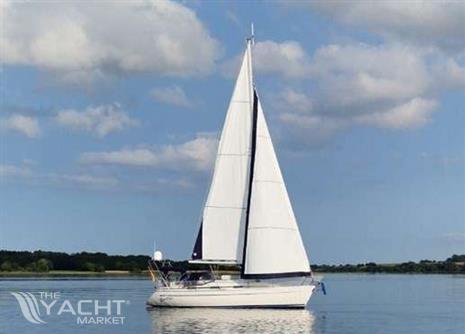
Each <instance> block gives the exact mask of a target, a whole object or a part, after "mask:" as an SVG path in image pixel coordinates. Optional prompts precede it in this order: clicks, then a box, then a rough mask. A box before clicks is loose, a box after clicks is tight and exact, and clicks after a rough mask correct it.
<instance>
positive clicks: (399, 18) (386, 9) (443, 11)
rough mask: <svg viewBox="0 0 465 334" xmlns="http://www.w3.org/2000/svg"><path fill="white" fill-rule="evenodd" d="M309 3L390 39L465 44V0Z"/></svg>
mask: <svg viewBox="0 0 465 334" xmlns="http://www.w3.org/2000/svg"><path fill="white" fill-rule="evenodd" d="M294 4H299V5H302V4H304V5H307V6H308V7H309V8H311V9H314V10H317V11H319V12H321V13H323V14H325V15H327V16H330V17H332V18H335V19H336V20H338V21H340V22H342V23H344V24H348V25H352V26H357V27H364V28H368V29H369V30H371V31H372V32H374V33H377V34H380V35H382V36H384V37H385V38H386V39H389V40H396V41H403V42H404V43H406V42H409V43H413V44H416V45H424V46H436V47H439V48H442V49H444V50H463V48H464V47H465V39H464V38H463V35H464V22H465V3H464V2H463V1H422V0H409V1H386V0H385V1H369V2H367V1H356V0H353V1H308V2H297V3H294Z"/></svg>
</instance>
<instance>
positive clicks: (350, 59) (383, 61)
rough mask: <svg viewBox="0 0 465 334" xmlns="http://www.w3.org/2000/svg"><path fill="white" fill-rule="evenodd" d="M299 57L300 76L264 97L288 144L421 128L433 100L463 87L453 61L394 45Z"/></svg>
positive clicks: (464, 75) (329, 48)
mask: <svg viewBox="0 0 465 334" xmlns="http://www.w3.org/2000/svg"><path fill="white" fill-rule="evenodd" d="M257 58H258V57H257ZM302 58H303V59H307V60H306V61H305V66H304V67H303V68H304V70H303V71H302V72H301V73H303V76H302V77H299V78H298V79H299V80H297V81H293V82H292V81H291V82H290V86H289V87H287V88H285V89H283V91H282V92H281V93H275V94H267V95H266V96H272V97H271V98H270V100H271V101H269V102H271V103H270V106H271V107H272V108H273V109H274V110H275V111H276V112H277V113H278V119H279V120H280V121H281V122H280V123H281V125H282V126H283V127H284V129H285V131H286V133H288V137H294V139H296V140H294V141H293V145H294V144H295V145H299V144H302V143H304V144H313V143H317V144H319V143H320V142H321V141H322V140H326V139H328V138H330V137H331V136H332V135H334V134H335V133H337V132H339V131H341V130H344V129H346V128H349V127H351V126H360V125H361V126H374V127H382V128H388V129H394V130H397V129H411V128H418V127H421V126H424V125H426V124H428V123H429V122H430V121H431V116H432V113H433V112H434V111H435V110H436V108H437V106H438V102H437V100H438V96H439V95H440V94H441V93H442V92H444V91H450V90H454V89H457V88H459V89H460V88H462V87H463V86H464V85H465V67H464V66H461V65H460V63H459V62H458V61H456V60H455V59H454V58H453V57H449V56H446V55H444V54H443V53H441V52H437V51H431V50H429V51H428V50H421V49H418V48H414V47H411V46H405V45H401V44H398V43H393V44H383V45H377V46H374V45H367V44H363V43H359V44H347V45H338V44H333V45H326V46H322V47H320V48H318V49H317V50H315V52H314V54H313V55H311V56H310V55H305V56H304V57H302ZM256 61H257V62H260V59H256ZM282 65H283V66H284V65H285V61H284V60H283V64H282ZM280 74H281V75H283V76H286V77H288V75H287V74H286V73H283V72H282V71H281V72H280ZM290 87H293V88H290Z"/></svg>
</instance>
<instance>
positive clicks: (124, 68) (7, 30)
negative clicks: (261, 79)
mask: <svg viewBox="0 0 465 334" xmlns="http://www.w3.org/2000/svg"><path fill="white" fill-rule="evenodd" d="M0 15H1V17H0V18H1V21H2V31H1V34H0V49H1V50H2V52H1V55H0V58H1V59H0V60H1V61H2V62H3V63H5V64H17V65H32V66H37V67H39V68H41V69H44V70H48V71H53V72H54V73H55V74H57V75H59V76H61V78H62V79H63V80H64V81H67V82H71V83H81V82H83V81H84V82H89V81H92V80H93V79H94V78H96V77H101V76H104V75H105V74H108V73H110V74H125V73H135V72H152V73H155V74H160V75H176V76H191V75H203V74H205V73H208V72H209V71H211V69H212V68H213V66H214V63H215V60H216V59H217V57H218V56H219V45H218V42H217V41H216V40H214V39H213V38H212V37H211V36H210V34H209V32H208V31H207V29H206V28H205V26H204V25H203V24H202V22H201V21H200V20H199V18H198V17H197V16H196V14H195V12H194V11H193V10H192V9H190V8H187V7H186V6H183V5H182V4H180V3H178V2H174V1H168V0H156V1H155V0H148V1H142V0H134V1H116V2H96V3H92V4H89V3H85V2H82V1H66V2H48V1H39V2H20V1H15V2H13V1H11V2H10V1H4V2H2V10H1V14H0Z"/></svg>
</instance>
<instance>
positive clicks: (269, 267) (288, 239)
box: [242, 94, 310, 278]
mask: <svg viewBox="0 0 465 334" xmlns="http://www.w3.org/2000/svg"><path fill="white" fill-rule="evenodd" d="M255 99H256V101H255V103H254V109H255V110H254V112H255V113H256V116H255V117H254V124H253V126H255V127H256V128H255V131H254V129H252V133H255V134H256V135H255V142H252V147H253V153H254V154H253V158H252V164H251V166H252V168H253V170H252V177H251V182H252V183H251V190H250V200H249V202H250V207H249V212H248V218H247V221H246V229H247V230H246V234H245V235H246V241H245V247H244V252H245V254H244V262H243V269H242V270H243V272H242V276H243V277H245V278H260V277H263V278H265V277H289V276H305V275H308V274H309V273H310V265H309V261H308V258H307V254H306V252H305V248H304V245H303V242H302V238H301V235H300V232H299V228H298V226H297V222H296V219H295V216H294V212H293V210H292V206H291V202H290V200H289V196H288V194H287V190H286V186H285V184H284V180H283V177H282V174H281V170H280V168H279V164H278V159H277V158H276V154H275V151H274V148H273V143H272V141H271V137H270V133H269V131H268V127H267V124H266V121H265V117H264V114H263V110H262V108H261V105H260V101H259V99H258V96H257V95H256V94H255Z"/></svg>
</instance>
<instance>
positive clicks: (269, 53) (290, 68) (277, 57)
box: [254, 41, 308, 78]
mask: <svg viewBox="0 0 465 334" xmlns="http://www.w3.org/2000/svg"><path fill="white" fill-rule="evenodd" d="M254 60H255V61H254V65H255V69H256V71H257V72H263V73H279V74H281V75H283V76H286V77H297V78H299V77H305V76H306V75H307V74H308V73H307V71H308V69H307V66H308V64H307V62H308V59H307V55H306V53H305V51H304V49H303V48H302V46H301V45H300V44H299V43H298V42H296V41H285V42H281V43H277V42H274V41H263V42H257V43H256V44H255V46H254Z"/></svg>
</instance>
